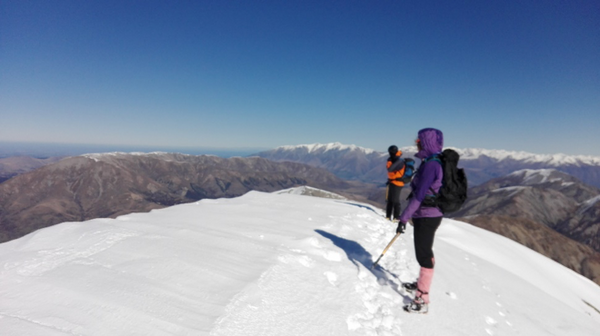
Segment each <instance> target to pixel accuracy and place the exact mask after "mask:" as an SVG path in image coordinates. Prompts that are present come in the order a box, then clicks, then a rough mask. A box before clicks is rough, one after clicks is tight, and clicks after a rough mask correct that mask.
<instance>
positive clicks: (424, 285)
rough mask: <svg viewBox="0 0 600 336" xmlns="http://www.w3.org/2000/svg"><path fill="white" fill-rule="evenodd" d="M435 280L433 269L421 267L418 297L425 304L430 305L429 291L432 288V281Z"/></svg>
mask: <svg viewBox="0 0 600 336" xmlns="http://www.w3.org/2000/svg"><path fill="white" fill-rule="evenodd" d="M432 280H433V268H424V267H421V271H420V272H419V280H418V281H417V287H418V288H419V290H418V291H417V295H416V297H421V298H422V299H423V301H424V302H425V303H429V289H430V288H431V281H432Z"/></svg>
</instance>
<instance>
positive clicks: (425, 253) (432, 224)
mask: <svg viewBox="0 0 600 336" xmlns="http://www.w3.org/2000/svg"><path fill="white" fill-rule="evenodd" d="M441 223H442V217H424V218H413V225H414V235H415V254H416V255H417V261H418V262H419V265H421V267H424V268H433V265H434V264H435V262H434V259H433V238H434V237H435V231H436V230H437V229H438V227H440V224H441Z"/></svg>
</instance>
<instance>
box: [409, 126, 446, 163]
mask: <svg viewBox="0 0 600 336" xmlns="http://www.w3.org/2000/svg"><path fill="white" fill-rule="evenodd" d="M418 138H419V141H420V142H421V148H422V149H421V150H420V151H419V152H418V153H417V154H415V156H416V157H418V158H419V159H426V158H428V157H430V156H431V155H433V154H437V153H441V152H442V149H443V148H444V134H443V133H442V131H440V130H438V129H435V128H424V129H422V130H420V131H419V136H418Z"/></svg>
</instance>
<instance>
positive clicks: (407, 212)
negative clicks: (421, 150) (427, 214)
mask: <svg viewBox="0 0 600 336" xmlns="http://www.w3.org/2000/svg"><path fill="white" fill-rule="evenodd" d="M424 165H425V166H423V172H422V173H421V174H420V175H419V184H418V185H413V188H414V189H413V190H412V197H411V198H410V202H408V206H407V207H406V208H405V209H404V211H403V212H402V215H400V222H403V223H406V222H408V220H409V219H411V218H412V216H413V215H414V214H415V212H416V211H417V210H418V209H419V207H420V206H421V202H423V200H424V199H425V195H427V192H428V191H429V189H430V188H431V185H432V184H433V181H435V177H436V176H437V170H441V166H440V164H439V163H438V162H437V161H429V162H425V163H424Z"/></svg>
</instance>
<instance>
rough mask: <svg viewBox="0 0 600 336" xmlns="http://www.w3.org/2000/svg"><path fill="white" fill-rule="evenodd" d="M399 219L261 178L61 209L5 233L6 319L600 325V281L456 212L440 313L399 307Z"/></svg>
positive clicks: (160, 324) (106, 331)
mask: <svg viewBox="0 0 600 336" xmlns="http://www.w3.org/2000/svg"><path fill="white" fill-rule="evenodd" d="M394 231H395V228H394V225H393V224H391V223H390V222H389V221H386V220H385V219H384V218H383V214H382V211H381V210H380V209H377V208H373V207H372V206H370V205H365V204H361V203H356V202H352V201H347V200H334V199H325V198H315V197H308V196H302V195H296V194H294V193H272V194H269V193H260V192H250V193H248V194H246V195H244V196H242V197H238V198H234V199H218V200H203V201H200V202H196V203H190V204H183V205H177V206H173V207H169V208H165V209H161V210H154V211H152V212H150V213H136V214H130V215H126V216H121V217H118V218H117V219H95V220H90V221H87V222H74V223H63V224H60V225H56V226H53V227H49V228H45V229H42V230H39V231H37V232H34V233H32V234H29V235H27V236H25V237H23V238H20V239H17V240H14V241H11V242H7V243H4V244H0V330H1V331H2V332H1V334H2V335H9V336H12V335H28V336H37V335H40V336H42V335H43V336H47V335H50V336H54V335H211V336H219V335H228V336H230V335H403V336H412V335H415V336H417V335H418V336H423V335H445V336H453V335H597V334H598V333H597V330H598V328H599V327H600V312H599V311H597V309H599V308H600V287H599V286H597V285H596V284H594V283H592V282H591V281H590V280H588V279H586V278H584V277H582V276H580V275H578V274H576V273H574V272H573V271H571V270H569V269H567V268H565V267H563V266H561V265H559V264H557V263H556V262H554V261H552V260H550V259H548V258H545V257H543V256H541V255H540V254H537V253H536V252H533V251H532V250H529V249H527V248H525V247H523V246H521V245H519V244H517V243H514V242H513V241H511V240H509V239H506V238H504V237H501V236H498V235H496V234H493V233H491V232H488V231H484V230H481V229H479V228H476V227H474V226H471V225H469V224H466V223H462V222H458V221H454V220H449V219H444V221H443V223H442V226H441V227H440V229H439V230H438V233H437V237H436V242H435V253H436V273H435V276H434V280H433V286H432V289H431V300H432V303H431V305H430V312H429V314H427V315H411V314H407V313H405V312H403V311H402V306H403V305H404V304H406V303H407V302H408V301H409V300H410V295H409V294H408V293H405V292H403V291H402V290H401V289H399V286H400V284H401V281H404V282H406V281H413V280H414V279H415V277H416V276H417V274H418V272H419V267H418V264H417V262H416V260H415V257H414V252H413V244H412V227H410V226H409V227H408V230H407V233H405V234H404V235H402V236H400V238H399V239H398V240H397V241H396V242H395V244H394V245H393V246H392V247H391V248H390V249H389V250H388V252H387V253H386V254H385V255H384V256H383V258H382V259H381V261H380V263H379V264H380V266H381V268H376V269H375V270H371V265H372V262H373V260H375V259H376V258H377V257H378V256H379V254H380V253H381V251H382V250H383V248H384V247H385V246H386V245H387V243H388V242H389V241H390V240H391V238H392V237H393V236H394V233H395V232H394ZM584 301H585V302H584ZM586 302H587V303H586ZM594 307H595V308H596V310H595V309H594Z"/></svg>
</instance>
